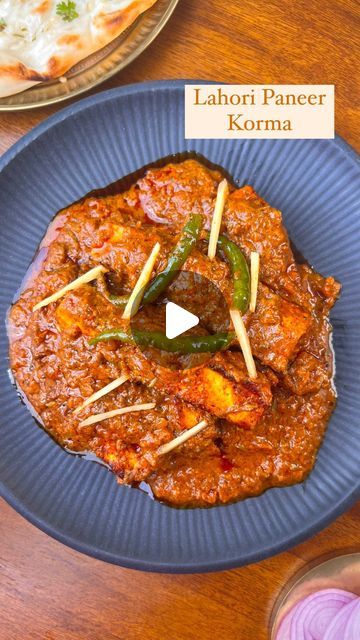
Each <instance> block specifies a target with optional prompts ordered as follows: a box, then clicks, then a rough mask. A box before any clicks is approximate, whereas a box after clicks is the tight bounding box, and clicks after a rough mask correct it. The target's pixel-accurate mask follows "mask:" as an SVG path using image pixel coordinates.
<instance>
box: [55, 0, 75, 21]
mask: <svg viewBox="0 0 360 640" xmlns="http://www.w3.org/2000/svg"><path fill="white" fill-rule="evenodd" d="M56 14H57V15H58V16H61V17H62V19H63V20H65V22H71V21H72V20H75V18H78V17H79V14H78V12H77V11H76V3H75V2H72V1H71V0H67V2H58V3H57V5H56Z"/></svg>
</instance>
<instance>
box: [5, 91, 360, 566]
mask: <svg viewBox="0 0 360 640" xmlns="http://www.w3.org/2000/svg"><path fill="white" fill-rule="evenodd" d="M184 84H224V83H220V82H215V81H210V80H194V79H191V80H190V79H189V80H156V81H149V82H141V83H134V84H130V85H124V86H122V87H117V88H115V89H110V90H108V91H103V92H100V93H97V94H96V95H94V96H90V97H88V98H84V99H82V100H79V101H77V102H76V103H75V104H73V105H70V106H67V107H65V108H64V109H61V110H60V111H59V112H57V113H55V114H54V115H52V116H50V117H49V118H47V119H46V120H45V121H44V122H42V123H40V124H39V125H37V126H36V127H34V128H33V129H32V130H31V131H29V132H28V133H27V134H25V135H24V136H23V137H22V138H21V139H20V140H19V141H18V142H16V143H15V144H14V145H13V146H12V147H10V149H8V151H6V152H5V153H4V154H3V156H2V157H1V158H0V172H1V171H2V170H3V169H4V168H5V167H6V166H7V165H8V164H9V163H10V162H11V161H12V160H13V159H14V158H15V157H16V156H17V155H18V154H19V153H20V152H21V151H22V150H23V149H25V148H26V147H27V146H28V145H29V144H30V143H31V142H33V141H34V140H36V138H38V137H39V136H40V135H42V134H43V133H44V132H45V131H47V130H48V129H50V128H51V127H52V126H53V125H56V124H58V123H60V122H62V121H63V120H65V119H66V118H67V117H68V116H72V115H74V114H77V113H80V112H82V111H83V110H85V109H87V108H88V107H91V106H93V105H96V104H99V103H103V102H106V101H108V100H112V99H114V98H117V97H121V96H127V95H132V94H137V93H143V92H144V91H149V90H150V91H156V90H158V89H163V88H164V87H165V88H167V89H170V90H171V89H173V90H178V89H183V87H184ZM329 143H330V144H335V145H336V146H337V147H338V148H339V149H340V150H341V151H342V153H343V154H344V155H345V156H347V157H348V158H350V160H351V161H352V162H356V163H359V156H358V154H357V153H356V151H355V150H354V149H353V147H351V146H350V145H349V144H348V143H347V142H345V140H343V139H342V138H341V137H340V136H338V135H335V138H334V139H330V140H329ZM0 496H1V497H2V498H4V500H5V501H6V502H7V503H8V504H9V505H11V506H12V507H13V508H14V509H15V510H16V511H17V512H18V513H19V514H20V515H22V516H23V517H24V518H25V519H26V520H28V521H29V522H30V523H31V524H33V525H35V526H36V527H37V528H39V529H40V530H41V531H43V532H44V533H46V534H48V535H50V536H51V537H52V538H54V539H55V540H57V541H59V542H61V543H63V544H65V545H66V546H68V547H71V548H72V549H75V550H76V551H79V552H81V553H84V554H87V555H89V556H92V557H94V558H97V559H99V560H104V561H106V562H110V563H112V564H116V565H121V566H123V567H126V568H129V569H138V570H140V571H149V572H159V573H197V572H198V573H209V572H213V571H223V570H228V569H233V568H236V567H238V558H236V557H234V558H232V559H230V560H226V561H224V560H219V561H212V562H205V563H203V562H202V563H192V564H191V565H189V564H182V563H163V562H156V563H154V562H147V561H144V560H138V559H131V558H128V557H120V556H119V555H118V554H114V553H110V552H106V551H104V550H102V549H99V548H98V547H96V546H93V545H89V544H86V543H83V542H79V541H78V540H77V539H75V538H73V537H71V536H69V535H66V534H64V533H62V532H61V531H59V530H58V529H56V528H54V527H52V526H50V525H49V524H48V523H47V522H46V520H44V519H43V518H39V517H37V516H36V515H34V514H33V513H32V511H31V510H29V509H27V508H26V506H25V505H24V504H23V503H22V502H21V501H20V500H19V499H18V498H17V497H16V496H15V495H14V493H13V492H12V491H10V490H9V489H8V488H7V487H6V486H5V485H4V484H3V482H1V481H0ZM359 499H360V483H359V486H358V487H355V488H354V490H353V491H351V492H350V493H348V494H347V495H346V496H345V497H344V499H343V500H341V502H339V503H338V504H337V506H336V507H335V508H332V509H330V510H329V511H327V512H326V513H325V514H324V515H323V516H322V517H321V518H320V520H318V521H317V523H316V524H315V525H313V526H312V527H310V528H309V527H307V526H306V525H305V527H304V528H303V529H302V530H301V531H300V532H297V533H296V534H294V535H293V536H291V537H288V538H287V540H286V542H283V543H279V544H277V545H276V544H275V545H274V544H273V543H272V544H271V545H269V546H268V547H266V548H263V549H262V550H261V552H259V551H254V552H253V553H250V554H248V556H247V564H251V563H252V562H258V561H260V560H263V559H265V558H268V557H270V556H273V555H276V554H278V553H281V552H282V551H285V550H286V549H289V548H290V547H293V546H295V545H297V544H299V543H301V542H304V541H305V540H307V539H309V538H311V537H312V536H314V535H315V534H317V533H319V532H320V531H321V530H322V529H324V528H325V527H326V526H328V525H329V524H330V523H331V522H333V521H334V520H335V519H336V518H338V517H339V516H340V515H342V514H343V513H344V512H345V511H346V510H347V509H349V508H350V507H351V506H352V505H353V504H354V503H355V502H356V501H357V500H359Z"/></svg>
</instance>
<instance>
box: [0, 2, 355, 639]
mask: <svg viewBox="0 0 360 640" xmlns="http://www.w3.org/2000/svg"><path fill="white" fill-rule="evenodd" d="M359 17H360V15H359V5H358V4H357V3H356V2H354V0H328V2H326V3H325V2H321V1H320V0H319V1H318V2H311V1H310V0H298V1H297V2H296V3H295V2H292V1H291V0H257V1H256V2H255V0H241V2H240V0H239V1H237V0H232V1H228V0H206V1H205V0H180V2H179V5H178V7H177V9H176V11H175V14H174V15H173V17H172V19H171V20H170V22H169V24H168V25H167V26H166V28H165V29H164V31H163V32H162V33H161V34H160V36H159V37H158V38H157V40H156V41H155V42H154V43H153V44H152V45H151V46H150V47H149V48H148V50H147V51H146V52H145V53H143V54H142V55H141V56H140V58H138V60H136V61H135V62H134V63H133V64H132V65H130V66H129V67H128V68H127V69H126V70H124V71H123V72H122V73H120V74H118V75H117V76H115V77H114V78H113V79H112V80H110V81H108V82H107V83H105V84H104V85H102V86H101V87H100V89H108V88H110V87H114V86H118V85H120V84H126V83H129V82H138V81H142V80H149V79H157V78H180V77H187V78H204V79H211V80H218V81H224V82H233V83H272V84H275V83H283V84H291V83H301V84H303V83H324V84H325V83H333V84H335V85H336V130H337V132H338V133H339V134H340V135H341V136H343V137H344V138H345V139H346V140H347V141H348V142H349V143H350V144H352V145H353V146H354V147H355V148H356V147H357V148H358V150H359V140H360V135H359V134H360V119H359V113H358V111H357V110H356V104H360V100H359V97H360V96H359V92H358V86H357V85H358V82H357V81H358V77H359V74H358V73H357V71H358V59H357V58H358V51H356V43H357V42H359V41H360V28H359ZM100 89H99V88H98V89H97V90H100ZM63 106H64V103H63ZM58 108H60V107H48V108H44V109H39V110H32V111H26V112H22V113H19V112H17V113H8V114H1V115H0V152H3V151H5V150H6V149H7V148H8V147H9V146H10V145H11V144H13V143H14V142H15V141H16V140H17V139H18V138H19V137H20V136H21V135H22V134H24V133H25V132H26V131H28V130H29V129H30V128H31V127H33V126H34V125H35V124H37V123H38V122H40V121H41V120H43V119H44V118H45V117H47V116H48V115H50V114H51V113H54V112H55V111H56V110H57V109H58ZM359 523H360V505H357V506H355V507H353V508H352V509H351V510H350V511H349V512H348V513H347V514H345V515H343V516H342V517H340V518H339V519H338V520H337V521H336V522H334V523H333V524H332V525H331V526H330V527H329V528H328V529H326V530H325V531H323V532H322V533H320V534H319V535H317V536H316V537H314V538H313V539H312V540H310V541H308V542H305V543H304V544H301V545H299V546H297V547H296V548H295V549H292V550H291V551H289V552H287V553H283V554H281V555H279V556H276V557H274V558H271V559H268V560H265V561H263V562H261V563H259V564H256V565H252V566H250V567H245V568H241V569H237V570H233V571H226V572H223V573H217V574H208V575H194V576H171V575H156V574H146V573H139V572H136V571H130V570H127V569H121V568H119V567H114V566H111V565H107V564H105V563H102V562H100V561H97V560H94V559H92V558H88V557H86V556H84V555H81V554H79V553H76V552H75V551H72V550H71V549H68V548H66V547H64V546H63V545H61V544H60V543H58V542H56V541H54V540H52V539H50V538H49V537H47V536H46V535H45V534H43V533H42V532H40V531H38V530H37V529H35V528H34V527H33V526H32V525H30V524H28V523H27V522H26V521H25V520H24V519H23V518H21V517H20V516H19V515H17V514H16V513H15V512H14V511H13V510H12V509H10V507H9V506H8V505H7V504H6V503H5V502H2V503H0V640H33V639H35V638H36V639H44V640H65V639H66V640H75V639H76V640H79V639H81V640H82V639H86V640H100V639H101V640H115V639H120V640H125V639H126V640H164V639H165V638H166V639H169V640H180V639H181V640H187V639H189V640H190V639H192V638H195V637H196V638H197V639H198V640H205V639H211V640H224V639H225V638H226V639H232V638H234V639H235V638H236V639H238V640H267V638H268V620H269V614H270V611H271V608H272V605H273V602H274V600H275V599H276V596H277V594H278V593H279V590H280V589H281V587H282V586H283V585H284V583H285V582H286V580H288V578H290V576H291V575H292V574H293V573H294V572H295V571H296V570H297V569H299V568H300V567H302V566H303V565H304V564H305V563H306V562H308V561H309V560H312V559H313V558H316V557H317V556H319V555H321V554H323V553H326V552H328V551H333V550H342V549H346V548H349V547H354V546H356V545H359Z"/></svg>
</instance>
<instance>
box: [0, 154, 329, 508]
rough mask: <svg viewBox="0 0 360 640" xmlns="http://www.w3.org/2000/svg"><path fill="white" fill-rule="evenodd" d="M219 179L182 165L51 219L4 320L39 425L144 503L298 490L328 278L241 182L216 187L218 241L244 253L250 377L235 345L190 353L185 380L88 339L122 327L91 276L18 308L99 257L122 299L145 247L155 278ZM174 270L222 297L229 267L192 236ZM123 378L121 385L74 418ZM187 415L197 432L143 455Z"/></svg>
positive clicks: (322, 360)
mask: <svg viewBox="0 0 360 640" xmlns="http://www.w3.org/2000/svg"><path fill="white" fill-rule="evenodd" d="M221 178H222V176H221V174H220V173H219V172H218V171H212V170H209V169H208V168H207V167H205V166H203V165H202V164H200V163H199V162H197V161H195V160H186V161H184V162H180V163H178V164H168V165H167V166H165V167H162V168H156V169H150V170H148V171H147V173H146V175H145V176H144V177H143V178H141V179H139V180H138V181H137V182H136V184H134V185H133V186H132V187H131V188H130V189H129V190H128V191H126V192H124V193H120V194H117V195H111V196H104V197H94V196H90V197H87V198H85V199H84V200H82V201H80V202H78V203H76V204H74V205H72V206H70V207H68V208H67V209H65V210H63V211H62V212H60V214H58V216H57V217H56V218H55V220H54V222H53V223H52V225H51V227H50V229H49V231H48V233H47V235H46V237H45V238H44V241H43V243H42V249H41V260H39V259H38V260H37V264H36V268H35V269H33V270H32V271H31V276H30V277H29V278H28V280H27V282H26V283H25V288H24V290H23V292H22V293H21V295H20V297H19V299H18V301H17V302H16V303H15V304H14V305H13V307H12V309H11V311H10V315H9V337H10V361H11V367H12V371H13V373H14V375H15V379H16V382H17V383H18V385H19V387H20V388H21V390H22V392H23V394H24V395H25V396H26V398H27V400H28V401H29V402H30V403H31V405H32V407H33V408H34V410H35V411H36V412H37V414H38V415H39V416H40V418H41V420H42V422H43V424H44V426H45V428H46V429H47V431H48V432H49V433H50V434H51V435H52V436H53V437H54V438H55V439H56V440H57V442H59V444H61V445H62V446H64V447H66V448H67V449H70V450H72V451H74V452H84V451H88V452H92V453H94V454H96V456H97V457H98V458H100V459H102V460H103V461H105V462H106V463H107V464H108V465H109V466H110V467H111V469H112V470H113V471H114V473H116V474H117V477H118V479H119V482H121V483H128V484H133V485H135V486H137V485H138V484H139V483H140V482H142V481H146V482H147V483H149V485H150V486H151V489H152V491H153V493H154V495H155V497H156V498H157V499H159V500H163V501H166V502H167V503H169V504H171V505H174V506H210V505H214V504H217V503H226V502H230V501H234V500H239V499H242V498H245V497H247V496H250V495H256V494H259V493H261V492H262V491H264V490H265V489H267V488H268V487H272V486H281V485H290V484H293V483H296V482H300V481H301V480H303V479H304V477H305V476H306V475H307V474H308V473H309V472H310V470H311V469H312V467H313V464H314V461H315V457H316V453H317V450H318V448H319V446H320V443H321V440H322V437H323V435H324V431H325V428H326V424H327V422H328V419H329V417H330V414H331V412H332V410H333V408H334V404H335V392H334V388H333V386H332V372H333V363H332V353H331V349H330V348H329V337H330V332H331V327H330V325H329V321H328V313H329V310H330V308H331V307H332V305H333V304H334V302H335V300H336V298H337V296H338V294H339V290H340V286H339V284H338V283H336V281H335V280H334V279H333V278H331V277H329V278H323V277H322V276H321V275H319V274H317V273H316V272H315V271H314V270H313V269H311V268H310V267H309V266H308V265H306V264H297V263H296V261H295V259H294V256H293V253H292V250H291V247H290V244H289V239H288V236H287V233H286V231H285V229H284V227H283V224H282V217H281V213H280V212H279V211H277V210H275V209H273V208H271V207H270V206H269V205H268V204H267V203H266V202H265V201H264V200H262V199H261V197H260V196H258V195H257V194H256V193H255V192H254V190H253V189H252V188H251V187H249V186H245V187H243V188H241V189H234V188H232V187H231V193H230V195H229V197H228V201H227V204H226V207H225V211H224V214H223V221H222V233H224V234H225V235H226V236H228V237H229V238H230V239H231V240H232V241H233V242H235V243H236V244H237V245H238V246H239V247H240V248H241V249H242V251H243V252H244V254H245V256H246V257H247V258H249V255H250V252H251V251H257V252H258V253H259V254H260V281H261V283H260V286H259V292H258V305H257V309H256V311H255V313H253V314H251V313H249V312H248V313H247V314H246V315H245V318H244V320H245V324H246V327H247V330H248V334H249V337H250V342H251V347H252V351H253V354H254V356H255V361H256V366H257V370H258V377H257V379H256V380H255V381H251V380H249V378H248V375H247V372H246V367H245V365H244V361H243V357H242V354H241V352H240V349H239V348H238V347H236V345H232V346H231V349H230V350H228V351H225V352H221V353H217V354H214V355H213V356H211V358H210V359H207V361H206V362H205V363H203V364H202V365H201V363H200V365H199V361H196V360H195V359H194V362H193V364H197V365H198V366H197V367H194V368H188V369H186V370H185V371H177V370H175V369H172V368H171V367H168V368H163V367H160V366H159V364H157V362H156V361H155V360H154V361H153V360H152V359H151V358H150V359H149V358H148V357H145V355H144V354H143V353H141V351H140V350H139V349H138V347H137V346H134V345H131V344H127V345H124V344H122V343H120V342H117V341H114V340H112V341H109V342H100V343H98V344H97V345H94V346H91V345H90V344H89V340H90V339H91V338H92V337H93V336H95V335H97V334H98V333H99V332H100V331H102V330H104V329H107V328H112V327H116V326H117V327H118V326H121V323H122V320H121V314H122V310H120V309H119V308H117V307H116V306H114V305H113V304H112V303H111V302H110V301H109V300H108V299H107V298H106V296H105V295H104V290H103V283H101V281H96V282H93V283H90V284H85V285H83V286H82V287H80V288H79V289H77V290H75V291H72V292H69V293H68V294H67V295H66V296H64V297H62V298H61V299H60V300H58V301H57V302H54V303H51V304H49V305H48V306H46V307H43V308H42V309H39V310H38V311H35V312H33V306H34V305H35V304H36V303H37V302H39V301H40V300H42V299H43V298H45V297H46V296H48V295H50V294H52V293H53V292H54V291H57V290H58V289H60V288H61V287H63V286H64V285H66V284H67V283H69V282H70V281H72V280H74V279H75V278H77V277H78V276H79V275H80V274H81V273H84V272H86V271H87V270H89V269H90V268H92V267H94V266H96V265H99V264H102V265H103V266H104V267H106V268H107V269H108V270H109V273H110V275H109V274H108V276H107V285H108V286H111V287H112V288H113V290H114V291H115V292H116V293H121V294H124V293H129V292H131V290H132V288H133V287H134V285H135V283H136V280H137V278H138V276H139V273H140V271H141V269H142V267H143V266H144V263H145V261H146V259H147V257H148V255H149V253H150V251H151V249H152V248H153V246H154V244H155V242H159V243H160V245H161V252H160V259H159V260H158V263H157V271H161V270H162V269H163V268H164V267H165V265H166V263H167V256H168V255H169V252H170V251H171V250H172V249H173V248H174V246H175V245H176V243H177V242H178V240H179V238H180V235H181V231H182V228H183V226H184V224H185V222H186V221H187V219H188V217H189V215H190V214H191V213H196V212H198V213H202V214H203V216H204V221H205V223H204V227H205V228H206V229H209V227H210V223H211V218H212V214H213V208H214V202H215V198H216V191H217V186H218V183H219V181H220V180H221ZM183 269H184V270H186V271H188V272H189V271H190V272H191V271H195V272H198V273H200V274H201V275H202V276H205V277H206V278H207V279H208V280H210V281H212V282H214V283H215V284H216V286H217V287H218V288H219V289H220V290H221V292H222V294H223V296H224V298H225V299H226V300H227V301H230V298H231V291H232V278H231V274H230V271H229V268H228V266H227V264H226V261H225V260H224V259H223V258H222V256H221V255H220V257H216V258H215V260H214V261H213V262H211V263H210V261H209V260H208V258H207V242H206V241H205V240H200V241H199V242H198V244H197V246H196V248H195V249H194V250H193V252H192V253H191V255H190V257H189V258H188V259H187V262H186V263H185V265H184V267H183ZM202 295H203V297H202ZM196 302H197V303H198V304H199V305H200V306H203V307H204V308H209V307H210V306H211V299H209V291H206V292H204V293H203V294H202V292H201V291H198V292H197V300H196ZM209 322H210V324H211V318H210V320H209ZM216 322H217V319H216V318H215V317H214V318H213V324H214V326H213V327H210V331H211V332H213V331H214V332H215V331H216V330H218V329H217V326H216ZM207 329H209V327H207ZM200 332H201V331H200ZM166 358H168V359H169V358H173V359H174V361H175V360H176V358H177V356H176V354H175V355H174V354H172V355H171V356H169V354H166ZM168 363H169V364H171V363H170V362H169V360H168ZM123 373H127V374H128V375H129V381H128V382H126V383H125V384H124V385H123V386H121V387H119V388H118V389H116V390H114V391H112V392H111V393H109V394H108V395H106V396H104V397H103V398H101V399H100V400H98V401H97V402H95V403H93V404H92V405H90V406H89V407H87V408H86V409H84V410H83V411H82V412H81V413H80V414H74V409H75V408H76V407H78V406H79V405H80V404H81V403H82V402H83V401H84V400H85V399H86V398H87V397H88V396H90V395H91V394H92V393H94V391H96V390H98V389H100V388H101V387H103V386H105V385H106V384H108V383H109V382H111V381H112V380H114V379H115V378H117V377H119V376H120V375H121V374H123ZM154 379H156V382H155V383H154V384H153V386H152V385H150V386H149V384H150V382H152V381H153V380H154ZM229 398H230V399H231V401H230V400H229ZM148 402H154V403H156V406H155V408H154V409H152V410H149V411H147V412H141V413H140V412H138V413H128V414H126V415H121V416H116V417H113V418H111V419H108V420H105V421H103V422H99V423H97V424H93V425H91V426H88V427H80V426H79V423H80V422H81V420H84V418H86V417H88V416H90V415H92V414H94V413H101V412H105V411H110V410H112V409H114V408H117V407H121V406H126V405H130V404H131V405H133V404H137V403H148ZM231 402H232V403H234V406H231ZM229 403H230V404H229ZM203 418H205V419H206V420H207V422H208V427H207V428H206V429H204V430H203V431H202V432H201V433H199V434H198V435H196V436H195V437H193V438H191V439H189V440H188V441H187V442H186V443H184V444H183V445H181V446H180V447H179V448H177V449H175V450H174V451H173V452H171V453H169V454H167V455H163V456H159V455H158V449H159V446H160V445H162V444H164V443H167V442H169V441H170V440H171V439H173V438H174V437H175V436H177V435H178V434H179V433H180V432H182V431H184V430H185V429H187V428H189V427H191V426H192V425H194V424H195V423H196V422H199V421H200V420H202V419H203Z"/></svg>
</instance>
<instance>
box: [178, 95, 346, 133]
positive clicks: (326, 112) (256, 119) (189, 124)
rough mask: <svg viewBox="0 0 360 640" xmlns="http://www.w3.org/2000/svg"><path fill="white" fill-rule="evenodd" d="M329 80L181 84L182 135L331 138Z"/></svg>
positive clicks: (332, 103)
mask: <svg viewBox="0 0 360 640" xmlns="http://www.w3.org/2000/svg"><path fill="white" fill-rule="evenodd" d="M333 137H334V85H330V84H315V85H308V84H303V85H299V84H296V85H295V84H292V85H291V84H290V85H280V84H278V85H276V84H275V85H260V84H259V85H240V84H232V85H222V84H221V85H216V84H210V85H209V84H199V85H195V84H194V85H185V138H187V139H191V138H226V139H237V138H239V139H244V138H333Z"/></svg>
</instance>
